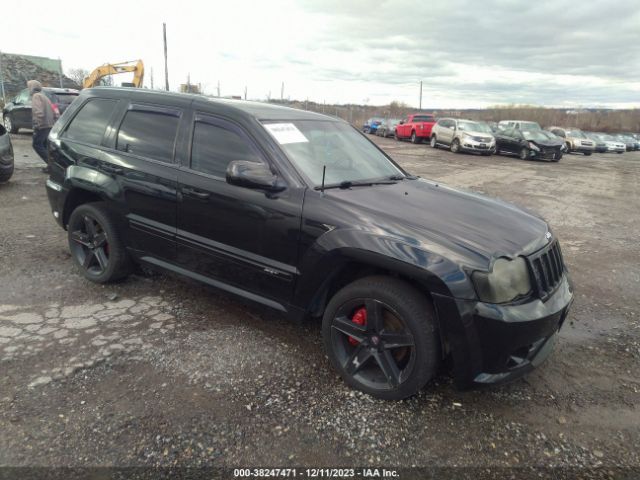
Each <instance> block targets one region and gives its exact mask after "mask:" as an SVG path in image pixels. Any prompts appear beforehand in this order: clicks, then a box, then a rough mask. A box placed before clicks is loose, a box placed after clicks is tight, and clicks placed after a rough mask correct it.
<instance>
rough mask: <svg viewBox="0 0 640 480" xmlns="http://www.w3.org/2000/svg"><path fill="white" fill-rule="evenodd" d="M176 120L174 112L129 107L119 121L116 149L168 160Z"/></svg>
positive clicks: (168, 161)
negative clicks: (120, 121)
mask: <svg viewBox="0 0 640 480" xmlns="http://www.w3.org/2000/svg"><path fill="white" fill-rule="evenodd" d="M179 122H180V116H179V113H178V112H175V113H162V112H159V111H147V110H129V111H127V113H126V115H125V117H124V119H123V120H122V123H121V124H120V130H119V131H118V140H117V143H116V149H117V150H120V151H123V152H127V153H132V154H134V155H140V156H142V157H147V158H151V159H154V160H158V161H160V162H166V163H171V162H173V151H174V146H175V142H176V135H177V133H178V124H179Z"/></svg>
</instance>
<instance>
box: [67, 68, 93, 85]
mask: <svg viewBox="0 0 640 480" xmlns="http://www.w3.org/2000/svg"><path fill="white" fill-rule="evenodd" d="M87 76H89V72H88V71H87V70H85V69H84V68H70V69H69V70H67V77H69V78H70V79H71V80H73V81H74V82H75V83H76V84H78V85H80V86H82V82H83V81H84V79H85V78H86V77H87Z"/></svg>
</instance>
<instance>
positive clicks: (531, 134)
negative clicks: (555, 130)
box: [522, 130, 549, 142]
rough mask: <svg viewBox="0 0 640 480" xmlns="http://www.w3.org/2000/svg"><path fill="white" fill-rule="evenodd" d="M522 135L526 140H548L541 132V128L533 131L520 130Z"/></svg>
mask: <svg viewBox="0 0 640 480" xmlns="http://www.w3.org/2000/svg"><path fill="white" fill-rule="evenodd" d="M522 135H523V136H524V138H525V139H527V140H541V141H543V142H544V141H545V140H549V137H548V136H547V135H545V134H544V133H542V131H541V130H533V131H529V130H524V131H522Z"/></svg>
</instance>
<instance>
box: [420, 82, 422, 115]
mask: <svg viewBox="0 0 640 480" xmlns="http://www.w3.org/2000/svg"><path fill="white" fill-rule="evenodd" d="M420 110H422V80H420Z"/></svg>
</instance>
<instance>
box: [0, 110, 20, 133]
mask: <svg viewBox="0 0 640 480" xmlns="http://www.w3.org/2000/svg"><path fill="white" fill-rule="evenodd" d="M3 123H4V128H6V129H7V132H9V133H18V129H17V128H16V127H15V125H14V124H13V120H12V118H11V115H9V114H6V115H5V116H4V121H3Z"/></svg>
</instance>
